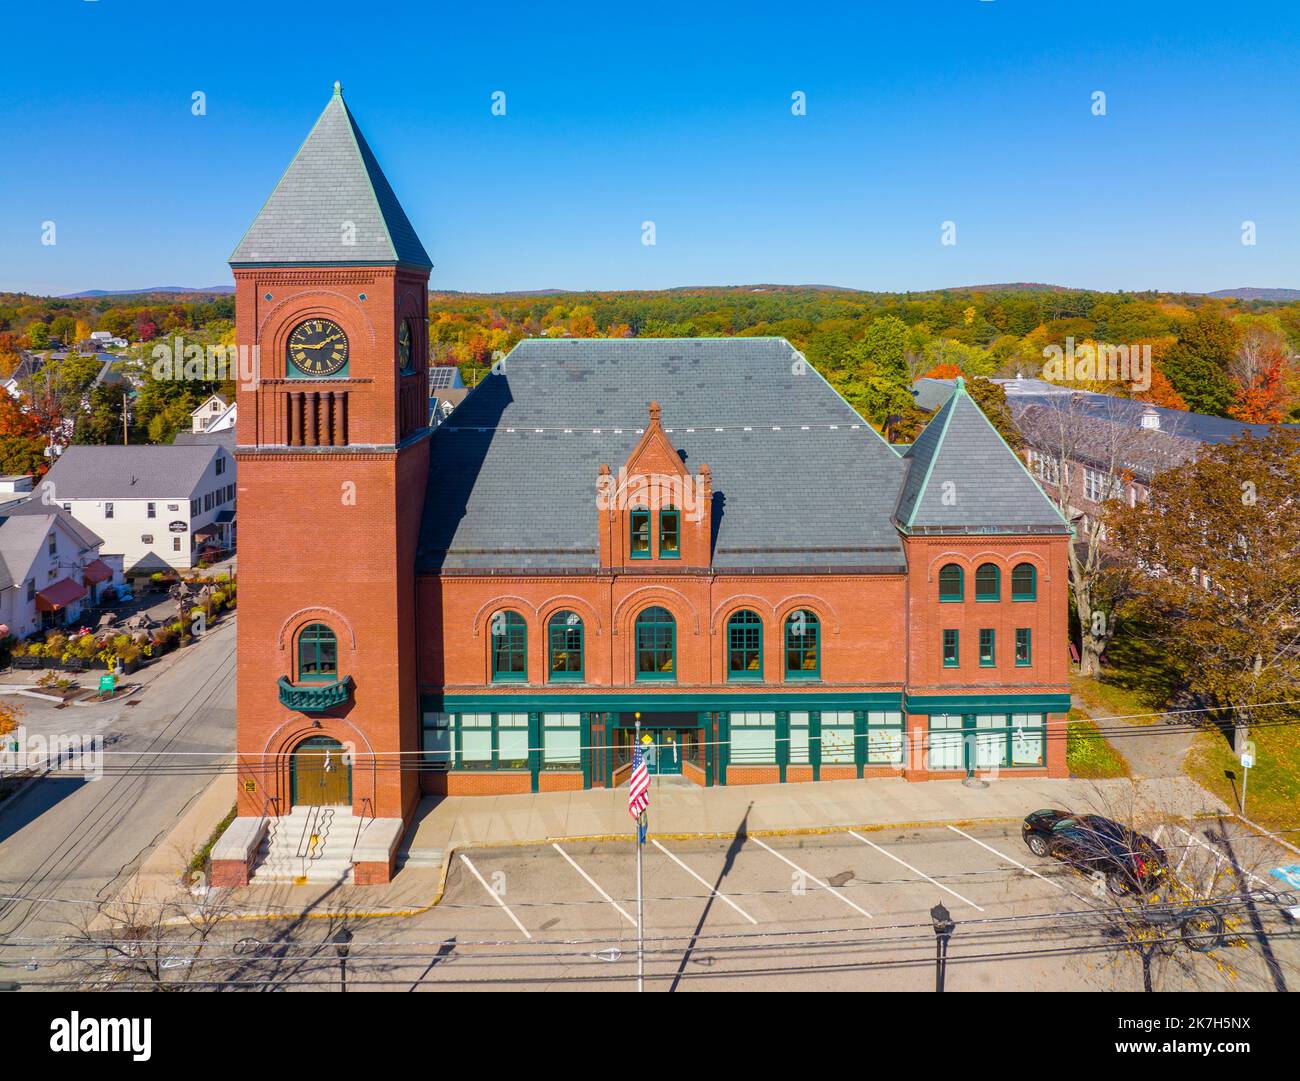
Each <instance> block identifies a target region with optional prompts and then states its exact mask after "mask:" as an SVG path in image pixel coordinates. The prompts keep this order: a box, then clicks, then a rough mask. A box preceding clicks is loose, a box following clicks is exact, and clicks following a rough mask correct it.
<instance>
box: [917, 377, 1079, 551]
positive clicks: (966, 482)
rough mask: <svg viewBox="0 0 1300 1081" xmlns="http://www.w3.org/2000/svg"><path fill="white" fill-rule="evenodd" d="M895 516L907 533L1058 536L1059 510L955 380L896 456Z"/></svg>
mask: <svg viewBox="0 0 1300 1081" xmlns="http://www.w3.org/2000/svg"><path fill="white" fill-rule="evenodd" d="M903 459H904V461H906V462H907V463H908V471H907V478H906V480H905V481H904V483H903V490H902V494H901V495H900V496H899V500H898V509H897V511H896V513H895V517H896V519H897V521H898V524H899V527H900V528H901V529H903V530H904V531H905V532H909V533H1020V532H1029V533H1064V532H1067V531H1068V530H1069V526H1068V525H1067V523H1066V521H1065V519H1064V518H1063V517H1062V516H1061V512H1060V511H1059V510H1057V508H1056V505H1055V504H1054V503H1053V502H1052V501H1051V500H1050V499H1048V498H1047V496H1046V495H1045V494H1044V493H1043V490H1042V489H1041V488H1040V487H1039V486H1038V482H1037V481H1035V480H1034V478H1033V477H1032V476H1031V475H1030V473H1029V470H1027V469H1026V468H1025V465H1024V463H1023V462H1022V461H1021V460H1020V458H1019V457H1018V456H1017V454H1016V453H1015V451H1013V450H1012V449H1011V448H1010V447H1009V446H1007V444H1006V442H1005V441H1004V440H1003V438H1002V436H1000V435H999V434H998V430H997V429H996V428H994V427H993V425H992V424H990V423H989V420H988V418H987V417H986V416H985V415H984V413H983V411H982V410H981V409H980V407H979V406H978V405H976V404H975V400H974V399H973V398H972V397H971V396H970V394H968V393H967V391H966V383H965V380H963V379H960V378H959V379H958V380H957V386H956V387H955V389H954V390H953V393H952V397H950V398H949V399H948V401H947V402H946V403H945V404H944V406H943V408H942V409H940V410H939V412H937V413H936V414H935V415H934V416H933V417H932V418H931V420H930V423H929V424H927V425H926V426H925V430H924V431H923V432H922V433H921V434H920V436H919V437H918V438H917V440H916V442H915V443H913V444H912V446H911V447H909V448H908V450H907V451H906V452H905V453H904V454H903Z"/></svg>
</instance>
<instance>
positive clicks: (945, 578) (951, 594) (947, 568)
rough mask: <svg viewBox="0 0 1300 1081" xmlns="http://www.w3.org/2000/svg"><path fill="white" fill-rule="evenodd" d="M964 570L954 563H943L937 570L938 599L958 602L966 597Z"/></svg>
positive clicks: (945, 601)
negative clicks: (941, 567)
mask: <svg viewBox="0 0 1300 1081" xmlns="http://www.w3.org/2000/svg"><path fill="white" fill-rule="evenodd" d="M965 577H966V575H965V572H964V571H963V570H962V569H961V567H960V566H958V565H957V564H956V563H948V564H945V565H944V567H943V569H942V570H940V571H939V600H941V601H943V602H944V603H945V604H959V603H961V602H962V601H963V600H965V599H966V583H965Z"/></svg>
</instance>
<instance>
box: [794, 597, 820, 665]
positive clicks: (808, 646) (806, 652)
mask: <svg viewBox="0 0 1300 1081" xmlns="http://www.w3.org/2000/svg"><path fill="white" fill-rule="evenodd" d="M821 675H822V634H821V622H820V620H818V618H817V613H816V612H814V611H812V610H811V609H808V608H801V609H799V610H798V611H795V612H791V613H790V614H789V615H788V616H786V617H785V678H786V679H821Z"/></svg>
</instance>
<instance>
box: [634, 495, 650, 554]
mask: <svg viewBox="0 0 1300 1081" xmlns="http://www.w3.org/2000/svg"><path fill="white" fill-rule="evenodd" d="M628 528H629V529H630V530H631V534H632V535H631V538H630V550H629V552H628V554H629V555H630V556H631V557H632V558H633V559H649V558H650V556H651V555H652V554H653V553H652V552H651V551H650V511H649V509H648V508H647V507H633V508H632V512H631V514H629V515H628Z"/></svg>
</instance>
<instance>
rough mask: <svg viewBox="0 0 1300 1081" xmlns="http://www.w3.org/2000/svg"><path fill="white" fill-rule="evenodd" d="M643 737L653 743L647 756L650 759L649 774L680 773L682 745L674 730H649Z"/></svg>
mask: <svg viewBox="0 0 1300 1081" xmlns="http://www.w3.org/2000/svg"><path fill="white" fill-rule="evenodd" d="M643 734H644V735H648V736H649V737H650V738H651V740H652V741H653V742H652V744H651V747H652V750H651V752H650V754H649V755H648V756H647V757H649V758H650V759H651V762H650V772H651V773H653V774H657V775H660V776H662V775H666V774H672V773H681V771H682V745H681V740H680V738H679V737H678V732H677V730H676V729H675V728H651V729H647V730H646V731H645V732H644V733H643Z"/></svg>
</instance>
